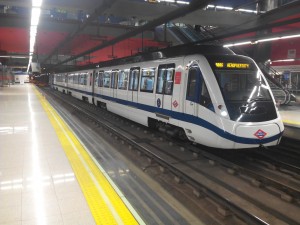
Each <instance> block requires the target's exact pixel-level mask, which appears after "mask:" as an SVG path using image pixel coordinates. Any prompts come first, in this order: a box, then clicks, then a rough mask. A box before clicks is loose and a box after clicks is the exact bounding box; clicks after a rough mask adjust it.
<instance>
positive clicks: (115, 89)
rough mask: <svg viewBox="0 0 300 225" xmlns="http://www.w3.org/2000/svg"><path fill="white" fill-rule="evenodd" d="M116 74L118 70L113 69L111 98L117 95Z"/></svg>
mask: <svg viewBox="0 0 300 225" xmlns="http://www.w3.org/2000/svg"><path fill="white" fill-rule="evenodd" d="M118 74H119V71H118V70H113V71H112V73H111V83H110V96H111V97H113V98H116V97H117V86H118Z"/></svg>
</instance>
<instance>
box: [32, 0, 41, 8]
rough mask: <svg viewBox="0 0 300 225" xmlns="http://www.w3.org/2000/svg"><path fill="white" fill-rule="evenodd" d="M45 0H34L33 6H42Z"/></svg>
mask: <svg viewBox="0 0 300 225" xmlns="http://www.w3.org/2000/svg"><path fill="white" fill-rule="evenodd" d="M42 3H43V0H32V7H41V6H42Z"/></svg>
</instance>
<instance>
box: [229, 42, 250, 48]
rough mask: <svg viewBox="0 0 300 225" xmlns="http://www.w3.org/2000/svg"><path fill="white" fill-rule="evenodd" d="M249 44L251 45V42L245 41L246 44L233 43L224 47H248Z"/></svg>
mask: <svg viewBox="0 0 300 225" xmlns="http://www.w3.org/2000/svg"><path fill="white" fill-rule="evenodd" d="M247 44H251V41H245V42H240V43H232V44H226V45H223V47H227V48H228V47H232V46H239V45H247Z"/></svg>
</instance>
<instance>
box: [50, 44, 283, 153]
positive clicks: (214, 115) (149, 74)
mask: <svg viewBox="0 0 300 225" xmlns="http://www.w3.org/2000/svg"><path fill="white" fill-rule="evenodd" d="M51 80H52V84H51V85H52V87H53V88H54V89H56V90H59V91H61V92H63V93H65V94H69V95H72V96H73V97H75V98H78V99H81V100H84V101H87V102H89V103H91V104H95V105H97V106H99V107H102V108H105V109H107V110H108V111H111V112H113V113H116V114H118V115H120V116H122V117H125V118H128V119H130V120H133V121H135V122H137V123H140V124H142V125H145V126H149V127H152V128H156V129H159V130H160V131H162V132H166V133H167V134H168V135H171V136H174V137H178V138H180V139H183V140H184V139H188V140H190V141H192V142H195V143H199V144H202V145H205V146H209V147H214V148H222V149H244V148H255V147H259V146H274V145H278V144H279V142H280V139H281V136H282V134H283V131H284V126H283V123H282V120H281V118H280V115H279V113H278V111H277V108H276V105H275V101H274V97H273V95H272V92H271V91H270V86H269V85H268V83H267V80H266V79H265V77H264V75H263V74H262V72H261V71H260V69H259V68H258V66H257V65H256V63H255V62H254V61H253V60H252V59H251V58H249V57H246V56H241V55H236V54H235V53H234V52H232V51H231V50H230V49H228V48H224V47H222V46H214V45H199V46H195V47H193V48H191V49H190V48H173V49H172V50H161V51H157V52H152V53H148V54H145V55H140V56H135V57H128V58H124V59H118V60H112V61H110V62H106V63H102V64H99V65H97V66H95V68H93V69H85V70H80V71H72V72H65V73H55V74H53V79H51Z"/></svg>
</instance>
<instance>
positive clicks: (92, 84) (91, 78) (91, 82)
mask: <svg viewBox="0 0 300 225" xmlns="http://www.w3.org/2000/svg"><path fill="white" fill-rule="evenodd" d="M94 76H95V73H94V71H90V90H91V92H92V93H91V95H90V96H91V97H90V99H91V101H90V103H92V104H94V92H95V85H94V81H95V80H94Z"/></svg>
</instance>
